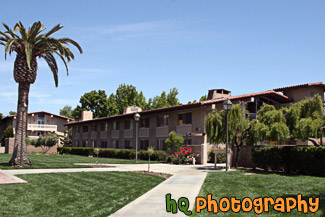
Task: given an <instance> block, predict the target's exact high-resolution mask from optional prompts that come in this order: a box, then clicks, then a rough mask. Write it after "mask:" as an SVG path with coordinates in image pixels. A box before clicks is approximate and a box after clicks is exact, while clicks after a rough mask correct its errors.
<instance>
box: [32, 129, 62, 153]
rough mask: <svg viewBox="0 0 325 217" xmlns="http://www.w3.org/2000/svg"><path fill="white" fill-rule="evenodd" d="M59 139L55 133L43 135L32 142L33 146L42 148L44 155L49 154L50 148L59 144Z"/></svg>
mask: <svg viewBox="0 0 325 217" xmlns="http://www.w3.org/2000/svg"><path fill="white" fill-rule="evenodd" d="M58 142H59V137H58V136H57V135H56V134H55V133H49V134H47V135H41V136H40V137H39V138H38V139H33V140H31V145H32V146H35V147H41V148H42V150H43V152H44V153H47V152H48V151H49V150H50V148H52V147H53V146H55V145H56V144H58Z"/></svg>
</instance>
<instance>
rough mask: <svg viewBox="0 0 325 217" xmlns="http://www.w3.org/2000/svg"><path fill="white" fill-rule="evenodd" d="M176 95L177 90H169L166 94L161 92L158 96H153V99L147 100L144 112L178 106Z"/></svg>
mask: <svg viewBox="0 0 325 217" xmlns="http://www.w3.org/2000/svg"><path fill="white" fill-rule="evenodd" d="M177 95H178V90H177V88H173V89H170V90H169V93H168V94H166V92H165V91H163V92H162V93H161V95H160V96H155V97H154V98H153V99H151V98H150V99H149V100H148V103H147V106H146V110H149V109H157V108H164V107H169V106H175V105H179V99H178V98H177Z"/></svg>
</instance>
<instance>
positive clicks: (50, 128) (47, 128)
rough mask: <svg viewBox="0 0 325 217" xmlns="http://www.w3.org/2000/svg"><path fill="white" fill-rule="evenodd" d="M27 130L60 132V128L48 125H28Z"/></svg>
mask: <svg viewBox="0 0 325 217" xmlns="http://www.w3.org/2000/svg"><path fill="white" fill-rule="evenodd" d="M27 130H31V131H50V132H56V131H57V130H58V126H57V125H48V124H28V125H27Z"/></svg>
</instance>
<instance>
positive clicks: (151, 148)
mask: <svg viewBox="0 0 325 217" xmlns="http://www.w3.org/2000/svg"><path fill="white" fill-rule="evenodd" d="M154 152H155V150H154V149H153V147H152V146H150V147H148V155H149V161H148V172H150V156H151V155H153V153H154Z"/></svg>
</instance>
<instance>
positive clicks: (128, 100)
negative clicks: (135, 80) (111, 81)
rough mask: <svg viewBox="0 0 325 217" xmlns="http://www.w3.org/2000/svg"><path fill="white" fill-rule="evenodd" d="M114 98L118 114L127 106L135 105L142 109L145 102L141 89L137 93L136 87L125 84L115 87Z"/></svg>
mask: <svg viewBox="0 0 325 217" xmlns="http://www.w3.org/2000/svg"><path fill="white" fill-rule="evenodd" d="M115 100H116V101H115V102H116V106H117V110H118V114H123V112H124V108H125V107H127V106H131V105H136V106H140V107H141V108H143V109H144V108H145V107H146V104H147V103H146V99H145V98H144V96H143V93H142V91H141V92H140V93H139V92H138V91H137V89H136V87H134V86H132V85H126V84H121V85H120V86H119V87H118V88H117V90H116V94H115Z"/></svg>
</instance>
